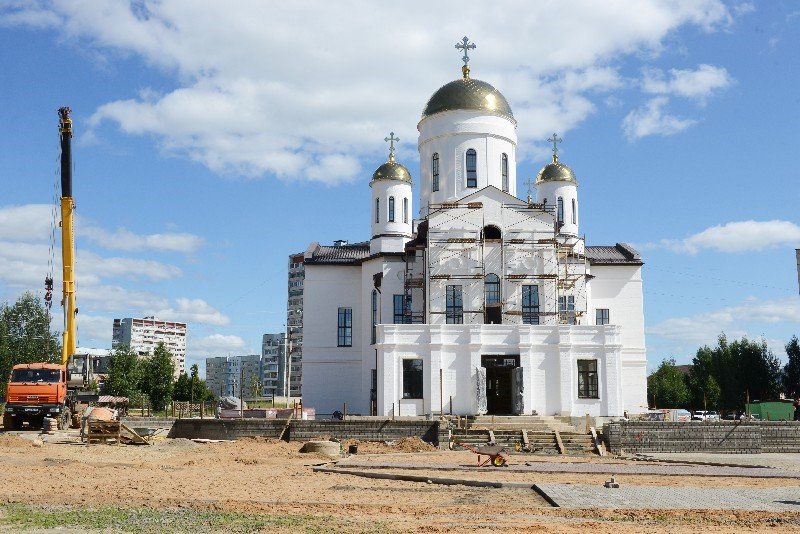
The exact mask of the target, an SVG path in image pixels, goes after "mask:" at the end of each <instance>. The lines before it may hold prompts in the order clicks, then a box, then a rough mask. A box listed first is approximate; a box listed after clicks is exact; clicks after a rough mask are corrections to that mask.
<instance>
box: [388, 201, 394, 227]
mask: <svg viewBox="0 0 800 534" xmlns="http://www.w3.org/2000/svg"><path fill="white" fill-rule="evenodd" d="M389 222H394V197H389Z"/></svg>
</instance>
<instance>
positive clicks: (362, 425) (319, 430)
mask: <svg viewBox="0 0 800 534" xmlns="http://www.w3.org/2000/svg"><path fill="white" fill-rule="evenodd" d="M285 424H286V422H285V421H283V420H279V419H178V420H177V421H175V423H174V424H173V425H172V429H171V430H170V432H169V434H168V437H170V438H189V439H192V438H204V439H237V438H242V437H247V436H266V437H272V438H277V437H279V436H280V434H281V432H282V431H283V427H284V426H285ZM440 433H441V434H442V436H441V438H442V439H441V440H440ZM406 437H418V438H420V439H422V440H424V441H427V442H428V443H432V444H433V445H436V446H438V445H439V443H440V442H441V441H446V440H447V430H446V428H444V427H442V428H440V425H439V422H438V421H392V420H378V421H374V420H373V421H302V420H300V421H292V422H291V423H290V424H289V429H288V430H287V432H286V433H285V434H284V439H286V440H288V441H309V440H311V439H314V438H336V439H357V440H359V441H396V440H399V439H402V438H406Z"/></svg>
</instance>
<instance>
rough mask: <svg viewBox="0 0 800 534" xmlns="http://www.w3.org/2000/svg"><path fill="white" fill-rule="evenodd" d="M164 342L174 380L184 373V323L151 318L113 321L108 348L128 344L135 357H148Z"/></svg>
mask: <svg viewBox="0 0 800 534" xmlns="http://www.w3.org/2000/svg"><path fill="white" fill-rule="evenodd" d="M159 343H164V345H165V346H166V348H167V350H168V351H169V352H170V354H172V359H173V362H174V363H175V378H177V377H179V376H180V375H182V374H183V373H185V372H186V323H178V322H175V321H161V320H159V319H157V318H155V317H153V316H150V317H143V318H141V319H139V318H131V317H128V318H125V319H114V329H113V336H112V340H111V347H112V348H117V347H119V346H120V345H128V346H129V347H130V348H131V349H133V350H134V351H135V352H136V353H137V354H139V356H152V355H153V351H155V349H156V346H157V345H158V344H159Z"/></svg>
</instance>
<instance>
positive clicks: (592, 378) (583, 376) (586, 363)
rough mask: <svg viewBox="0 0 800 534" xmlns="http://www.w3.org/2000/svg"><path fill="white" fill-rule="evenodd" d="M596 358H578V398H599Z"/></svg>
mask: <svg viewBox="0 0 800 534" xmlns="http://www.w3.org/2000/svg"><path fill="white" fill-rule="evenodd" d="M598 389H599V388H598V387H597V360H578V398H579V399H599V398H600V394H599V391H598Z"/></svg>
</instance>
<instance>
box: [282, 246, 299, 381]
mask: <svg viewBox="0 0 800 534" xmlns="http://www.w3.org/2000/svg"><path fill="white" fill-rule="evenodd" d="M303 261H304V253H299V254H291V255H290V256H289V284H288V289H289V297H288V300H287V304H286V332H287V340H286V350H287V351H288V354H289V362H288V363H289V368H288V369H286V368H285V363H284V369H282V370H281V373H280V375H281V379H280V380H281V383H280V389H281V391H284V387H285V386H284V381H287V380H288V383H289V395H291V396H292V397H299V396H301V395H302V382H303V284H304V280H305V264H304V263H303Z"/></svg>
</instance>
